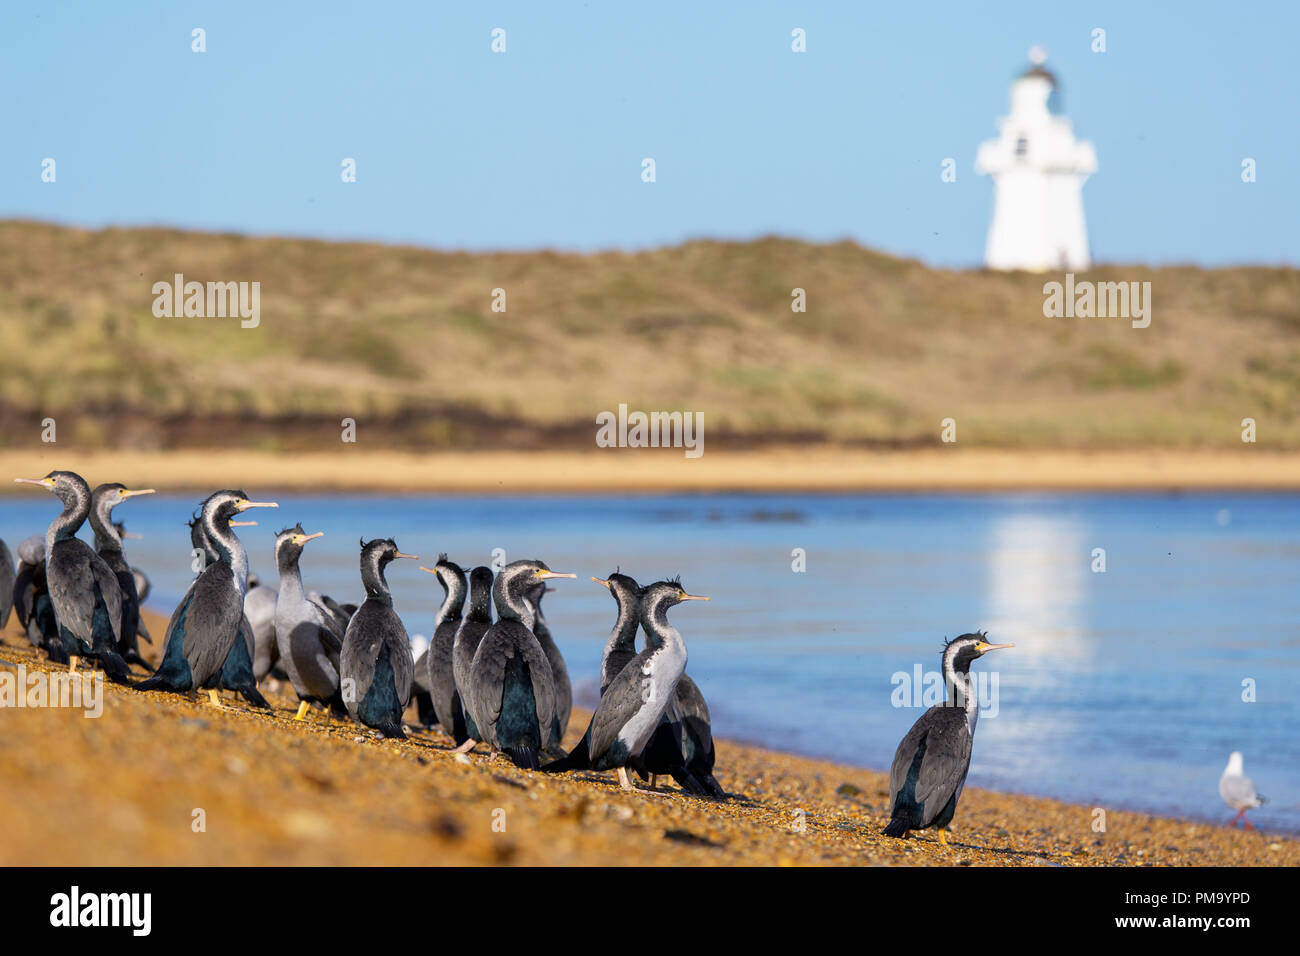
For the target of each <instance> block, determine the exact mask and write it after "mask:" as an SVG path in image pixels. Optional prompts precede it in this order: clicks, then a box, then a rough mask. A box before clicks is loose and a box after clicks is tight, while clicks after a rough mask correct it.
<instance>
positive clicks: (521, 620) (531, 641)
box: [469, 560, 577, 770]
mask: <svg viewBox="0 0 1300 956" xmlns="http://www.w3.org/2000/svg"><path fill="white" fill-rule="evenodd" d="M573 577H577V575H575V574H561V573H559V572H557V571H552V570H551V569H550V568H548V567H547V566H546V564H545V563H544V562H542V561H538V560H525V561H512V562H511V563H510V564H507V565H506V566H505V567H504V568H502V569H501V571H500V573H499V574H497V576H496V581H494V582H493V584H492V599H493V601H494V602H495V603H496V608H497V622H496V623H495V624H493V625H492V626H491V627H489V628H488V630H487V632H486V633H485V634H484V635H483V639H482V641H481V642H480V643H479V646H478V651H477V652H475V654H474V663H473V665H472V666H471V668H470V674H469V687H470V697H471V699H472V702H473V705H474V708H475V711H474V719H475V722H476V723H477V725H478V729H479V732H480V733H481V734H482V738H483V741H484V742H485V743H486V744H487V745H488V746H489V747H491V748H492V751H493V752H494V753H495V752H498V751H500V752H504V753H505V754H506V755H507V756H509V757H510V759H511V761H512V762H513V763H514V764H515V766H517V767H525V768H528V769H530V770H536V769H537V768H538V767H539V766H541V761H540V759H539V757H540V755H541V754H542V753H543V752H544V751H548V750H550V749H551V746H552V744H554V745H555V746H556V747H558V746H559V743H560V742H559V741H558V740H553V735H554V729H555V683H554V681H553V680H552V678H551V662H550V661H548V660H547V659H546V653H545V652H544V651H543V650H542V646H541V644H539V643H538V642H537V638H536V637H535V636H534V634H533V630H532V625H533V609H532V607H531V606H530V605H529V603H528V601H527V600H526V599H525V597H524V594H525V593H526V592H527V590H528V589H529V588H531V587H532V586H533V585H534V584H536V583H537V582H539V581H546V580H548V579H550V578H573Z"/></svg>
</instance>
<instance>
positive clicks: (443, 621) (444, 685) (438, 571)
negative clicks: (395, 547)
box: [417, 554, 469, 744]
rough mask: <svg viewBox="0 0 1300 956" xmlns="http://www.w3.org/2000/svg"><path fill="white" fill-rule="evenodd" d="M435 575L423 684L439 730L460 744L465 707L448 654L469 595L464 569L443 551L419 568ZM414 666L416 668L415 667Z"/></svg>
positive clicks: (450, 651)
mask: <svg viewBox="0 0 1300 956" xmlns="http://www.w3.org/2000/svg"><path fill="white" fill-rule="evenodd" d="M420 570H421V571H427V572H428V573H429V574H432V575H434V576H436V577H437V579H438V583H439V584H441V585H442V591H443V596H442V604H441V605H440V606H439V607H438V618H437V623H436V624H435V626H434V629H433V639H432V640H430V641H429V649H428V650H427V651H425V653H424V657H423V660H424V666H425V671H424V674H423V675H419V676H423V678H424V683H425V686H426V687H428V688H429V698H430V701H431V703H432V704H433V713H434V716H435V717H437V720H438V724H439V725H440V726H441V727H442V732H443V733H444V734H446V735H447V736H448V737H450V738H452V739H453V740H454V741H456V743H457V744H463V743H464V742H465V740H466V737H467V734H466V732H465V708H464V705H463V704H462V703H461V700H460V694H459V693H457V692H456V674H455V672H454V670H453V668H452V662H451V658H452V654H453V653H454V649H455V644H456V632H457V631H458V630H460V616H461V612H462V611H464V609H465V599H466V598H467V597H468V596H469V582H468V581H467V580H466V578H465V571H464V569H463V568H461V566H460V565H459V564H456V563H455V562H454V561H448V560H447V556H446V555H445V554H440V555H438V563H437V564H435V565H434V566H433V567H431V568H423V567H422V568H420ZM417 670H418V668H417Z"/></svg>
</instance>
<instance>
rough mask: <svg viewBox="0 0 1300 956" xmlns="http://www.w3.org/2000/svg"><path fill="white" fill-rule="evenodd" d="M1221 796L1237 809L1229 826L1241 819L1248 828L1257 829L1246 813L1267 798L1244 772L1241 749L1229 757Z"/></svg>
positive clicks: (1220, 787) (1220, 780) (1220, 789)
mask: <svg viewBox="0 0 1300 956" xmlns="http://www.w3.org/2000/svg"><path fill="white" fill-rule="evenodd" d="M1219 796H1221V797H1223V802H1224V803H1226V804H1227V805H1228V806H1230V807H1232V809H1234V810H1236V811H1237V815H1236V816H1235V817H1233V818H1232V822H1231V823H1229V824H1228V826H1230V827H1235V826H1236V825H1237V821H1238V820H1241V821H1242V822H1243V823H1244V824H1245V825H1246V829H1247V830H1253V829H1255V828H1254V827H1253V826H1252V825H1251V823H1250V821H1249V820H1247V819H1245V813H1246V811H1247V810H1249V809H1250V808H1251V807H1258V806H1260V805H1261V804H1263V803H1266V802H1267V800H1266V798H1264V797H1261V796H1260V795H1259V794H1257V793H1256V792H1255V782H1254V781H1253V780H1251V779H1250V778H1249V777H1247V776H1246V775H1245V774H1244V773H1243V772H1242V766H1241V752H1240V751H1237V750H1234V751H1233V752H1232V756H1230V757H1229V758H1228V766H1227V767H1226V768H1224V771H1223V776H1222V777H1220V778H1219Z"/></svg>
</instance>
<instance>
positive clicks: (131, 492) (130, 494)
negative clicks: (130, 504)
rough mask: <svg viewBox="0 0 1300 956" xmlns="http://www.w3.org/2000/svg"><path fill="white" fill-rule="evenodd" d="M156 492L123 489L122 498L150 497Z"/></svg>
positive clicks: (142, 489) (148, 489) (140, 489)
mask: <svg viewBox="0 0 1300 956" xmlns="http://www.w3.org/2000/svg"><path fill="white" fill-rule="evenodd" d="M152 494H156V492H155V491H154V490H153V489H152V488H123V489H122V497H123V498H134V497H135V496H136V495H152Z"/></svg>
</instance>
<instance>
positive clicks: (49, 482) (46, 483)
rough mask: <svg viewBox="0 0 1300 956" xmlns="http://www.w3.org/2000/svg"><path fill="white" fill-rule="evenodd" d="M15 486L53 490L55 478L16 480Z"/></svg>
mask: <svg viewBox="0 0 1300 956" xmlns="http://www.w3.org/2000/svg"><path fill="white" fill-rule="evenodd" d="M14 484H15V485H40V486H41V487H42V488H53V487H54V479H53V478H15V479H14Z"/></svg>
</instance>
